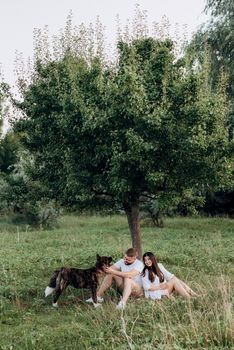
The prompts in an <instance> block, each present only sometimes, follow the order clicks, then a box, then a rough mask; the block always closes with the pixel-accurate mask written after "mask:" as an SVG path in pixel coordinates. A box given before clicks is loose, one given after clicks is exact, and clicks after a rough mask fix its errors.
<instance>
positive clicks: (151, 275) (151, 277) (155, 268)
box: [141, 252, 164, 283]
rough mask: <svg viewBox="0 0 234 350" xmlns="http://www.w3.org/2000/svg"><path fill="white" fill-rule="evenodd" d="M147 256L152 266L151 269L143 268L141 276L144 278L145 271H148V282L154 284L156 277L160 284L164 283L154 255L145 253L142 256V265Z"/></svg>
mask: <svg viewBox="0 0 234 350" xmlns="http://www.w3.org/2000/svg"><path fill="white" fill-rule="evenodd" d="M146 256H148V258H150V260H151V261H152V266H151V267H148V266H146V265H145V266H144V269H143V271H142V273H141V274H142V276H143V277H144V276H145V271H146V270H148V271H149V280H150V282H154V280H155V275H157V276H158V278H159V282H160V283H162V282H164V275H163V273H162V271H161V270H160V268H159V267H158V262H157V259H156V257H155V255H154V254H153V253H151V252H146V253H145V254H144V255H143V263H144V258H145V257H146Z"/></svg>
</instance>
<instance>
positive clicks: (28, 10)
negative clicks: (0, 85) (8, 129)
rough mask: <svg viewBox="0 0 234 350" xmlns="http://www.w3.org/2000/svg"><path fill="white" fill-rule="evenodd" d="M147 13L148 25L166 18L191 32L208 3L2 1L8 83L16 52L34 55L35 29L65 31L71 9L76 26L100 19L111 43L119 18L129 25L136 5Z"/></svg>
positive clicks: (2, 61)
mask: <svg viewBox="0 0 234 350" xmlns="http://www.w3.org/2000/svg"><path fill="white" fill-rule="evenodd" d="M136 4H139V5H140V8H141V9H142V10H146V11H147V13H148V18H149V23H152V22H154V21H157V22H158V21H160V19H161V18H162V16H163V15H166V16H167V17H168V18H169V21H170V23H171V25H172V26H173V25H174V24H175V23H179V24H181V25H183V24H187V25H188V32H189V33H191V32H193V31H195V30H196V29H197V27H198V26H199V24H201V23H203V22H204V21H205V18H206V17H205V15H204V14H202V11H203V10H204V6H205V0H82V1H81V0H0V65H1V70H2V72H3V74H4V78H5V81H6V82H8V83H10V84H13V83H14V80H15V76H14V59H15V51H16V50H17V51H19V52H22V53H23V55H24V57H25V58H27V57H29V56H30V57H32V54H33V29H34V28H43V27H44V26H45V25H48V26H49V32H50V35H53V34H58V31H59V29H60V28H63V27H64V25H65V22H66V18H67V16H68V13H69V11H70V10H72V12H73V23H74V24H75V25H79V24H81V22H84V23H85V24H88V23H90V22H93V23H94V22H95V20H96V17H97V16H100V19H101V22H102V23H103V24H104V25H105V27H106V35H107V37H108V40H109V41H114V38H115V34H116V15H117V14H119V16H120V20H121V23H122V24H123V25H124V24H126V20H127V18H129V19H130V20H131V19H132V18H133V16H134V9H135V5H136Z"/></svg>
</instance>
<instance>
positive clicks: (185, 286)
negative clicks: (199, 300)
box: [176, 277, 199, 297]
mask: <svg viewBox="0 0 234 350" xmlns="http://www.w3.org/2000/svg"><path fill="white" fill-rule="evenodd" d="M176 279H177V280H178V281H179V282H180V283H181V284H182V286H183V287H184V289H185V290H186V292H188V293H189V294H190V295H191V296H192V297H198V296H199V295H198V294H197V293H196V292H194V290H192V288H190V287H189V286H188V285H187V284H186V283H185V282H183V281H181V280H180V279H179V278H177V277H176Z"/></svg>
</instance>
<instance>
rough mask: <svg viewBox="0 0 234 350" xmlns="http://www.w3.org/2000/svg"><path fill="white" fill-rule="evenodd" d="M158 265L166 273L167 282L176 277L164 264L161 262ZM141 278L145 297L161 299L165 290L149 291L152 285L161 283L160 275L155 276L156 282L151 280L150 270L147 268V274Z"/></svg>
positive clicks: (165, 279)
mask: <svg viewBox="0 0 234 350" xmlns="http://www.w3.org/2000/svg"><path fill="white" fill-rule="evenodd" d="M158 267H159V269H160V270H161V272H162V273H163V275H164V281H165V282H168V281H170V280H171V279H172V278H173V277H174V275H173V274H172V273H170V272H169V271H167V270H166V269H165V267H164V266H163V265H162V264H160V263H159V264H158ZM141 278H142V285H143V288H144V293H145V297H146V298H147V299H152V300H156V299H161V298H162V295H165V291H164V290H155V291H149V288H150V287H151V286H152V285H153V286H156V287H157V286H159V285H160V281H159V278H158V276H155V279H154V282H151V281H150V280H149V272H148V270H145V276H144V277H143V276H141Z"/></svg>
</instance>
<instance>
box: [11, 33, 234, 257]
mask: <svg viewBox="0 0 234 350" xmlns="http://www.w3.org/2000/svg"><path fill="white" fill-rule="evenodd" d="M118 51H119V59H118V62H117V64H116V65H115V66H114V65H110V66H107V65H105V64H104V63H103V61H102V59H101V58H100V57H99V58H98V57H93V59H92V60H91V61H90V62H87V60H85V59H84V58H81V57H77V56H76V55H74V54H72V53H71V52H69V51H68V52H66V53H65V55H64V56H63V57H62V58H61V59H60V60H57V61H50V62H48V63H46V64H43V63H42V62H40V61H38V62H37V65H36V68H35V78H34V81H33V83H32V84H31V85H30V86H29V87H28V89H27V90H26V91H25V93H24V100H23V102H22V104H21V108H22V110H23V111H24V113H25V118H24V119H21V120H20V121H19V122H18V123H17V129H18V130H20V131H21V132H23V135H24V136H23V141H24V144H25V146H26V147H27V148H28V149H29V150H30V152H32V154H33V155H34V159H35V164H36V171H35V172H34V173H32V174H31V175H32V176H33V177H34V178H35V179H40V181H42V182H43V183H44V184H45V185H46V186H47V187H48V188H49V189H50V194H51V197H52V198H55V199H56V200H60V201H61V202H62V203H63V204H66V205H70V206H71V205H72V206H74V205H76V206H79V207H86V208H87V207H95V208H99V209H100V208H103V207H104V208H109V209H116V208H120V209H121V208H122V209H123V210H125V212H126V214H127V217H128V223H129V228H130V232H131V236H132V243H133V246H134V247H137V248H138V249H139V253H141V237H140V225H139V205H140V202H141V201H143V200H144V199H145V198H149V197H153V198H155V197H158V196H168V197H169V198H170V197H172V196H173V195H176V194H179V193H181V192H182V191H184V190H186V189H188V188H195V189H196V190H197V191H204V190H205V188H207V187H208V186H212V187H217V186H218V187H220V186H222V185H223V186H225V184H227V183H228V182H229V181H230V173H231V167H230V164H229V155H230V148H229V141H228V133H227V128H226V124H227V120H226V116H227V107H226V106H227V103H226V97H225V93H224V85H225V81H224V80H223V79H222V78H221V79H220V81H219V84H218V85H217V88H216V90H211V89H210V87H209V81H208V80H209V79H208V77H209V66H208V65H206V64H204V65H203V67H200V68H199V69H197V70H190V69H187V67H186V64H185V62H184V61H183V60H182V59H176V57H175V56H174V53H173V42H172V41H171V40H169V39H168V40H163V41H160V40H155V39H152V38H139V39H135V40H133V41H132V42H128V43H127V42H123V41H122V42H119V44H118Z"/></svg>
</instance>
